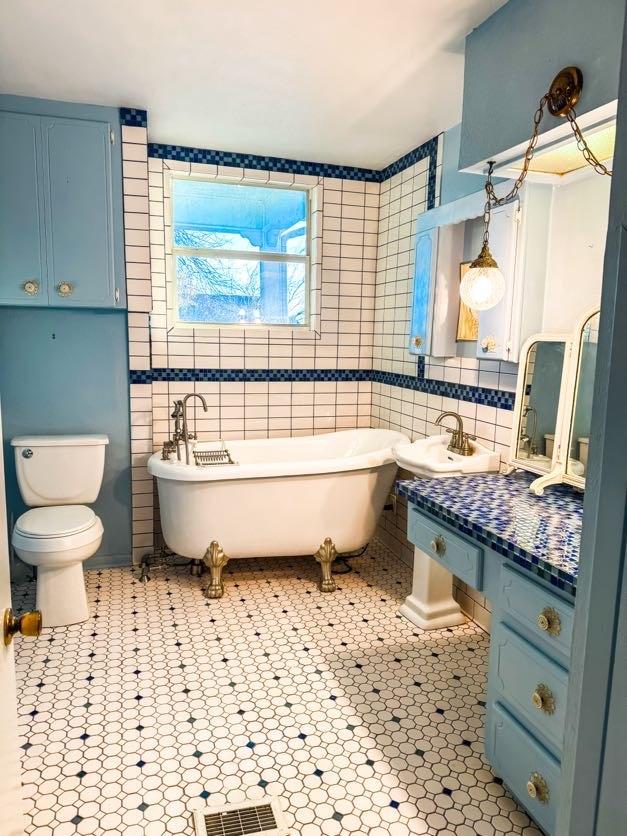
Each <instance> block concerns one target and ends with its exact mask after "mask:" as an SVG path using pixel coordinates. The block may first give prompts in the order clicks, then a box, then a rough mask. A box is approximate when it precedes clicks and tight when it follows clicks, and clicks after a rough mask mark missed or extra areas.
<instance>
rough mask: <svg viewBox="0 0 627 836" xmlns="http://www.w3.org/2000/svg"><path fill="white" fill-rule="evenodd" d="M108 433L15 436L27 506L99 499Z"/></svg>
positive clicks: (74, 502) (21, 482) (17, 469)
mask: <svg viewBox="0 0 627 836" xmlns="http://www.w3.org/2000/svg"><path fill="white" fill-rule="evenodd" d="M108 443H109V439H108V438H107V436H106V435H24V436H18V437H17V438H13V439H11V446H12V447H13V448H14V451H15V470H16V472H17V482H18V485H19V488H20V493H21V494H22V499H23V500H24V502H25V503H26V504H27V505H30V506H33V507H39V506H42V505H76V504H82V503H89V502H95V500H96V498H97V496H98V492H99V491H100V486H101V484H102V474H103V471H104V458H105V447H106V446H107V444H108Z"/></svg>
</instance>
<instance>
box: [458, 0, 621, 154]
mask: <svg viewBox="0 0 627 836" xmlns="http://www.w3.org/2000/svg"><path fill="white" fill-rule="evenodd" d="M624 14H625V0H598V2H596V3H590V2H588V0H509V3H506V4H505V6H503V7H502V8H501V9H499V10H498V11H497V12H495V13H494V14H493V15H492V16H491V17H489V18H488V19H487V20H486V21H484V23H482V24H481V26H479V27H478V28H477V29H475V31H474V32H471V33H470V35H468V37H467V38H466V54H465V71H464V72H465V75H464V108H463V117H462V133H461V153H460V164H461V166H460V167H461V168H464V167H466V166H469V165H472V164H474V163H477V162H480V161H481V160H486V159H488V158H489V157H490V155H491V154H495V153H498V152H500V151H505V150H506V149H508V148H511V147H513V146H514V145H518V144H519V143H521V142H524V141H525V140H527V139H528V138H529V133H530V131H531V120H532V116H533V113H534V111H535V109H536V107H537V105H538V100H539V99H540V97H541V96H542V95H543V94H544V93H545V92H546V90H547V89H548V86H549V84H550V83H551V80H552V79H553V77H554V76H555V74H556V73H557V72H558V71H559V70H560V69H561V68H562V67H565V66H568V65H570V64H576V65H577V66H579V67H580V68H581V70H582V71H583V77H584V91H583V94H582V97H581V100H580V103H579V105H578V107H577V112H578V113H585V112H587V111H589V110H594V109H595V108H597V107H600V106H601V105H604V104H607V103H608V102H611V101H613V100H614V99H616V98H617V96H618V76H619V70H620V56H621V42H622V33H623V16H624ZM558 123H560V120H556V119H554V118H553V117H551V116H548V117H547V116H545V118H544V120H543V123H542V124H543V130H548V129H550V128H553V127H555V125H556V124H558Z"/></svg>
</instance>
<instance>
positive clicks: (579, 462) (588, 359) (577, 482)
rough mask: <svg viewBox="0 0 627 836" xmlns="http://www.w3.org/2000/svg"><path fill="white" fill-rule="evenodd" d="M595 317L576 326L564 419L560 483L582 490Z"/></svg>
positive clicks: (595, 313)
mask: <svg viewBox="0 0 627 836" xmlns="http://www.w3.org/2000/svg"><path fill="white" fill-rule="evenodd" d="M599 317H600V312H599V310H598V308H597V309H595V310H593V311H590V312H588V313H587V314H586V315H585V316H584V317H583V318H582V320H581V322H580V324H579V328H578V331H577V332H576V336H578V342H577V348H578V351H577V362H576V366H575V368H574V385H573V386H572V387H571V389H570V391H571V392H572V399H571V409H570V413H569V416H568V441H567V445H566V449H567V450H568V458H567V460H566V466H565V473H564V481H565V482H567V483H568V484H570V485H574V486H575V487H579V488H582V489H583V488H585V485H586V471H587V468H588V445H589V441H590V422H591V418H592V397H593V392H594V376H595V372H596V364H597V345H598V342H599Z"/></svg>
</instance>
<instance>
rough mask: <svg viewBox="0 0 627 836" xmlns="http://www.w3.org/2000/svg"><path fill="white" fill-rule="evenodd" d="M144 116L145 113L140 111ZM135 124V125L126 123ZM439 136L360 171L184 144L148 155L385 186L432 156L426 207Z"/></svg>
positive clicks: (431, 202) (431, 197)
mask: <svg viewBox="0 0 627 836" xmlns="http://www.w3.org/2000/svg"><path fill="white" fill-rule="evenodd" d="M137 112H139V113H145V111H137ZM123 124H136V123H134V122H133V123H126V122H125V123H123ZM437 153H438V137H437V136H435V137H433V138H432V139H430V140H428V141H427V142H425V143H423V144H422V145H420V146H418V148H414V150H413V151H410V152H409V153H408V154H405V155H404V156H402V157H400V159H398V160H396V161H395V162H393V163H391V164H390V165H388V166H386V167H385V168H384V169H381V170H377V169H373V168H359V167H358V166H350V165H336V164H334V163H318V162H310V161H306V160H292V159H289V158H287V157H267V156H262V155H259V154H245V153H241V152H239V151H219V150H216V149H213V148H189V147H186V146H183V145H161V144H159V143H156V142H150V143H148V156H149V157H156V158H157V159H161V160H181V161H182V162H187V163H210V164H213V165H229V166H235V167H238V168H253V169H259V170H261V171H282V172H287V173H289V174H311V175H313V176H314V177H337V178H339V179H342V180H365V181H366V182H370V183H382V182H383V181H384V180H387V179H389V178H390V177H392V176H393V175H395V174H398V173H399V172H400V171H404V170H405V169H406V168H409V166H411V165H414V163H417V162H419V161H420V160H423V159H425V157H429V174H428V180H427V208H428V209H432V208H433V207H434V206H435V181H436V168H437Z"/></svg>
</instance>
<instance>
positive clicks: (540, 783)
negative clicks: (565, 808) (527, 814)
mask: <svg viewBox="0 0 627 836" xmlns="http://www.w3.org/2000/svg"><path fill="white" fill-rule="evenodd" d="M527 795H528V796H529V798H535V800H536V801H539V802H540V804H548V802H549V798H550V797H551V792H550V790H549V785H548V784H547V782H546V780H545V778H543V777H542V775H540V773H539V772H532V773H531V776H530V778H529V780H528V781H527Z"/></svg>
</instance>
